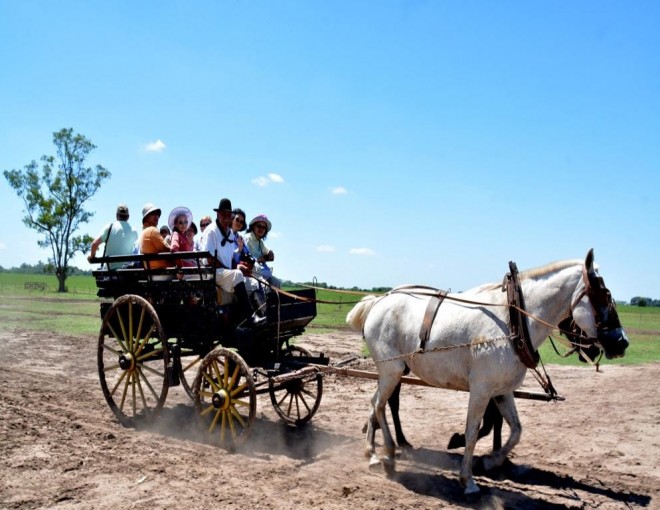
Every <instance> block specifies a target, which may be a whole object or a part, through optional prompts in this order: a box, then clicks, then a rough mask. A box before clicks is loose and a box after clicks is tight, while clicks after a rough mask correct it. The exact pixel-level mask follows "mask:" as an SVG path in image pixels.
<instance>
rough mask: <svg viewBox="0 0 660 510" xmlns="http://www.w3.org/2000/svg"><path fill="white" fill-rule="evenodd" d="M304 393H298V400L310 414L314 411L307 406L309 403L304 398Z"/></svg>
mask: <svg viewBox="0 0 660 510" xmlns="http://www.w3.org/2000/svg"><path fill="white" fill-rule="evenodd" d="M303 393H304V392H303V391H301V392H300V393H298V398H299V399H300V401H301V402H302V403H303V405H304V406H305V409H307V412H308V413H309V412H310V411H311V410H312V408H311V407H309V406H308V405H307V401H306V400H305V397H304V395H303Z"/></svg>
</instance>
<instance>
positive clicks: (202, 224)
mask: <svg viewBox="0 0 660 510" xmlns="http://www.w3.org/2000/svg"><path fill="white" fill-rule="evenodd" d="M209 225H210V223H200V224H199V226H200V227H208V226H209Z"/></svg>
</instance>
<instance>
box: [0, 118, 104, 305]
mask: <svg viewBox="0 0 660 510" xmlns="http://www.w3.org/2000/svg"><path fill="white" fill-rule="evenodd" d="M53 144H54V145H55V147H56V148H57V159H56V158H55V157H53V156H42V157H41V161H42V163H43V164H42V167H41V171H39V167H38V164H37V162H36V161H34V160H33V161H32V162H31V163H30V164H29V165H26V166H25V168H24V170H11V171H8V170H5V171H4V172H3V173H4V175H5V178H6V179H7V181H9V185H10V186H11V187H12V188H14V190H15V191H16V193H17V195H18V196H19V197H21V198H22V199H23V202H24V203H25V207H26V211H25V213H26V215H25V216H24V217H23V223H24V224H25V225H26V226H27V227H29V228H31V229H33V230H36V231H37V232H39V233H41V234H43V236H44V238H43V240H40V241H38V244H39V246H41V247H42V248H50V249H51V252H52V258H51V259H50V260H49V262H50V263H51V264H52V265H53V267H54V268H55V275H56V276H57V280H58V282H59V288H58V292H66V287H65V285H64V284H65V282H66V277H67V275H68V272H69V262H70V261H71V259H72V258H73V257H74V255H75V254H76V253H77V252H84V251H86V249H87V247H88V246H89V245H90V243H91V242H92V241H93V239H92V237H91V236H89V235H87V234H84V235H82V236H75V235H74V234H75V232H76V231H77V230H78V228H79V227H80V226H81V225H82V224H84V223H88V222H89V220H90V218H91V217H92V216H93V215H94V213H93V212H89V211H86V210H85V209H84V205H85V202H87V200H89V199H90V198H91V197H92V196H94V194H95V193H96V192H97V191H98V189H99V188H100V187H101V183H103V181H105V180H106V179H108V178H109V177H110V175H111V174H110V172H109V171H108V170H106V169H105V168H103V167H102V166H101V165H96V167H95V168H93V169H92V168H85V166H84V164H85V160H86V159H87V156H88V155H89V153H90V152H91V151H92V150H94V149H95V148H96V146H95V145H94V144H92V142H91V141H90V140H88V139H87V138H85V137H84V136H83V135H80V134H76V133H74V132H73V129H71V128H69V129H62V130H60V131H58V132H56V133H53Z"/></svg>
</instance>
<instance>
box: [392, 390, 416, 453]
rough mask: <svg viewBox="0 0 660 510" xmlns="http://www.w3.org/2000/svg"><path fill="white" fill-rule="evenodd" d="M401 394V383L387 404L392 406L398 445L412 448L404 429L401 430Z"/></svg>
mask: <svg viewBox="0 0 660 510" xmlns="http://www.w3.org/2000/svg"><path fill="white" fill-rule="evenodd" d="M400 393H401V382H400V381H399V384H397V385H396V388H394V391H393V392H392V395H391V396H390V398H389V399H388V400H387V403H388V404H389V406H390V411H391V412H392V424H393V425H394V434H395V435H396V444H398V445H399V448H412V445H411V444H410V443H409V442H408V441H407V440H406V436H404V435H403V429H402V428H401V420H400V419H399V395H400Z"/></svg>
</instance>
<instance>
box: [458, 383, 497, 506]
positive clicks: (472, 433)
mask: <svg viewBox="0 0 660 510" xmlns="http://www.w3.org/2000/svg"><path fill="white" fill-rule="evenodd" d="M489 398H490V396H489V395H484V394H478V393H477V392H475V391H471V392H470V401H469V404H468V415H467V423H466V424H465V453H464V454H463V461H462V462H461V471H460V474H459V479H460V481H461V484H462V485H463V487H465V491H464V492H465V494H474V493H476V492H479V486H478V485H477V484H476V483H475V482H474V478H473V477H472V457H473V455H474V447H475V445H476V444H477V439H478V438H479V425H480V424H481V419H482V418H483V416H484V411H485V410H486V406H487V405H488V400H489Z"/></svg>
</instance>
